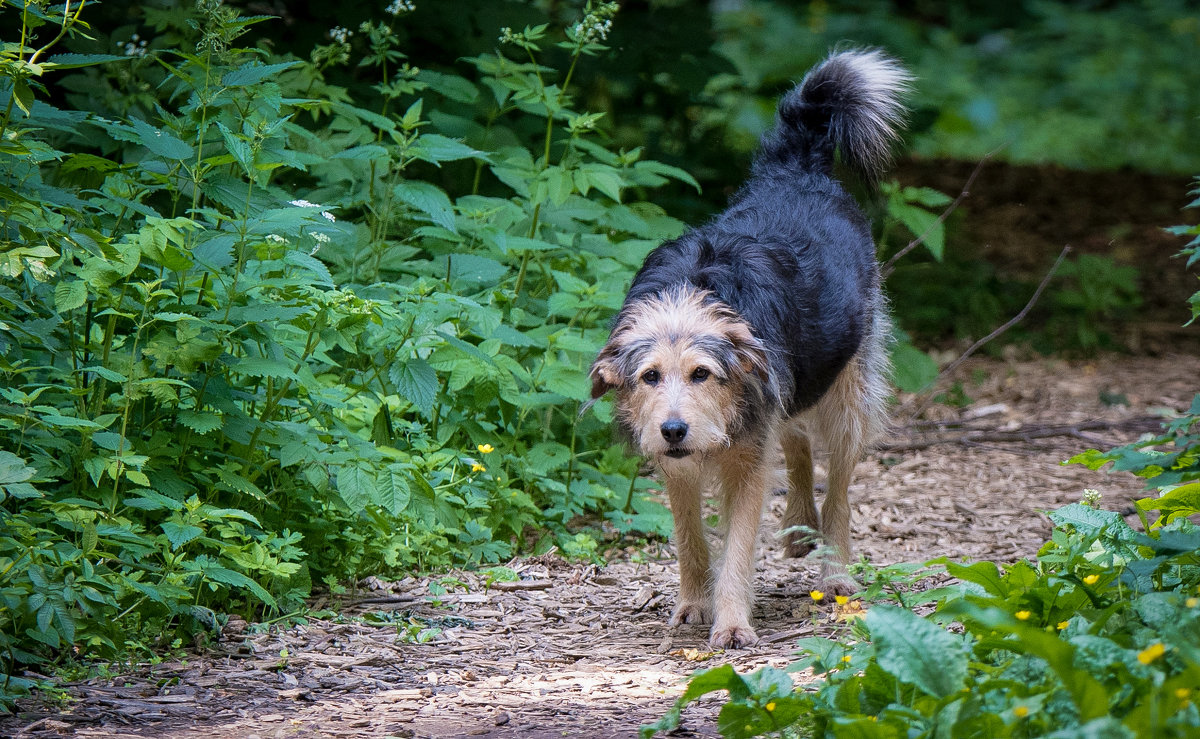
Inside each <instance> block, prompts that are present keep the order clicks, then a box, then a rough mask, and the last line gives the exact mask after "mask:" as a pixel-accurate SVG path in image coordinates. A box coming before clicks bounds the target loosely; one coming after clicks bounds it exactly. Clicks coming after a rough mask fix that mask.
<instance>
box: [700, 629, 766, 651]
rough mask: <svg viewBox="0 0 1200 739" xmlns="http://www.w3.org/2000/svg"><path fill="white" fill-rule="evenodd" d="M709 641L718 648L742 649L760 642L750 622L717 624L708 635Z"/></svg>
mask: <svg viewBox="0 0 1200 739" xmlns="http://www.w3.org/2000/svg"><path fill="white" fill-rule="evenodd" d="M708 643H709V645H710V646H712V647H715V648H717V649H741V648H742V647H749V646H752V645H754V644H757V643H758V634H756V633H754V629H752V628H750V624H731V625H727V626H726V625H717V626H714V627H713V630H712V633H710V634H709V635H708Z"/></svg>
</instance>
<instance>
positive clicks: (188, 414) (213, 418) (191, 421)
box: [175, 411, 224, 435]
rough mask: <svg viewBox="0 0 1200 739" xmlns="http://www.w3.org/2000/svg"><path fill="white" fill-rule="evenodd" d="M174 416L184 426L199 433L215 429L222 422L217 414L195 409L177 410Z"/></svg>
mask: <svg viewBox="0 0 1200 739" xmlns="http://www.w3.org/2000/svg"><path fill="white" fill-rule="evenodd" d="M175 418H176V419H178V420H179V422H180V423H182V424H183V425H184V426H187V427H188V428H190V429H191V430H192V431H195V432H196V433H197V434H201V435H203V434H207V433H209V432H211V431H216V430H217V429H219V428H221V426H222V424H223V423H224V421H223V419H222V418H221V416H220V415H219V414H216V413H200V412H197V411H179V413H178V414H177V415H176V416H175Z"/></svg>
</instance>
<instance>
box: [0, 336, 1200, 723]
mask: <svg viewBox="0 0 1200 739" xmlns="http://www.w3.org/2000/svg"><path fill="white" fill-rule="evenodd" d="M1198 367H1200V359H1198V358H1197V357H1195V356H1164V357H1159V358H1118V357H1110V358H1106V359H1103V360H1096V361H1091V362H1086V363H1084V362H1080V363H1070V362H1063V361H1057V360H1054V361H1051V360H1039V361H1028V362H1017V361H1013V362H1001V361H992V360H989V361H974V362H970V363H968V364H966V365H965V366H964V367H962V368H961V369H960V370H959V377H960V381H961V384H962V391H963V392H964V393H965V395H966V396H967V397H969V398H970V399H971V401H972V402H971V403H970V404H969V405H966V406H965V407H963V408H961V409H950V408H948V407H946V406H935V407H934V408H933V409H932V410H931V411H929V412H928V414H927V415H928V416H932V417H933V418H934V419H935V420H939V421H945V422H950V421H956V422H967V423H968V424H970V425H972V426H975V427H979V428H987V429H991V430H992V431H1004V430H1007V431H1009V432H1011V431H1013V430H1015V429H1029V428H1031V427H1032V426H1034V425H1036V424H1054V425H1071V424H1080V423H1083V422H1087V421H1092V420H1097V419H1100V420H1104V421H1109V422H1114V423H1116V422H1129V421H1131V420H1136V419H1138V418H1143V417H1145V416H1147V415H1153V414H1155V413H1160V412H1162V409H1174V410H1176V411H1178V410H1182V409H1184V408H1186V407H1187V406H1188V405H1189V404H1190V403H1191V398H1192V395H1193V394H1194V393H1195V392H1197V391H1200V369H1197V368H1198ZM896 417H897V421H903V420H904V418H905V406H904V404H901V406H900V408H898V409H897V414H896ZM1135 426H1136V424H1135ZM1084 436H1086V437H1087V438H1086V439H1081V438H1071V437H1066V436H1054V437H1048V438H1032V439H1028V440H1025V441H1017V442H1011V441H988V440H977V441H976V442H974V443H972V444H967V445H963V444H946V443H940V444H935V445H932V446H927V447H924V448H913V447H914V446H919V445H920V444H922V443H924V442H925V441H927V440H928V439H929V438H930V437H928V436H921V435H914V434H913V433H911V432H906V433H901V434H898V435H897V436H896V437H895V438H894V439H893V441H894V442H897V443H898V444H899V445H900V447H901V448H894V449H891V450H885V451H881V452H879V453H876V454H874V455H872V456H871V457H870V458H869V459H868V460H866V461H865V462H863V463H862V464H861V465H860V466H859V469H858V476H857V479H856V481H855V485H854V486H853V488H852V491H851V494H852V499H853V501H854V508H855V518H854V541H855V546H856V547H857V548H858V553H860V554H863V555H865V556H866V557H867V558H868V559H869V560H870V561H871V562H872V563H873V564H874V565H875V566H882V565H886V564H891V563H896V562H920V561H924V560H927V559H929V558H933V557H938V556H943V555H945V556H950V557H982V556H986V557H989V558H993V559H998V560H1014V559H1017V558H1021V557H1028V556H1031V555H1032V554H1033V553H1034V552H1035V551H1036V548H1037V547H1038V546H1039V545H1040V544H1041V543H1042V542H1043V541H1044V540H1045V537H1046V536H1047V535H1048V533H1049V531H1050V525H1049V521H1048V519H1047V518H1046V517H1045V515H1044V514H1043V513H1042V511H1045V510H1049V509H1053V508H1055V507H1057V506H1060V505H1063V504H1066V503H1069V502H1073V501H1076V500H1078V499H1079V497H1080V494H1081V493H1082V491H1083V489H1084V488H1094V489H1096V490H1098V491H1100V492H1101V493H1102V494H1103V502H1102V505H1103V506H1104V507H1106V508H1109V509H1111V510H1118V511H1123V510H1129V502H1130V501H1131V500H1132V499H1135V498H1138V497H1141V494H1140V484H1139V482H1138V481H1137V480H1136V479H1134V478H1132V477H1131V476H1129V475H1126V474H1119V475H1117V474H1114V475H1107V474H1104V473H1095V472H1091V471H1089V470H1087V469H1085V468H1083V467H1080V466H1078V465H1072V466H1069V467H1062V466H1059V465H1058V462H1060V461H1061V460H1063V459H1065V458H1067V457H1068V456H1070V455H1071V454H1073V453H1075V452H1077V451H1080V450H1082V449H1084V448H1087V447H1088V446H1090V445H1099V446H1101V447H1106V446H1108V445H1111V444H1115V443H1121V442H1125V441H1129V440H1131V439H1133V438H1136V436H1137V432H1136V430H1134V431H1129V430H1098V431H1090V432H1085V433H1084ZM770 508H771V510H770V512H769V514H768V519H767V520H768V523H767V525H765V526H764V527H763V534H762V541H763V548H764V549H765V550H766V551H765V556H763V557H762V561H761V564H760V567H759V572H758V583H757V592H758V596H759V600H758V606H757V608H756V612H755V617H756V622H757V627H758V631H759V635H760V637H762V641H761V642H760V643H759V645H758V646H756V647H754V648H752V649H748V650H739V651H734V652H729V653H724V654H715V655H712V654H709V653H707V652H706V651H705V647H704V640H705V636H706V634H705V632H704V630H703V629H702V628H700V627H685V628H682V629H680V630H678V631H674V632H672V631H669V630H667V628H666V626H665V623H666V619H667V618H668V617H669V615H670V609H671V605H672V598H673V593H674V590H675V584H674V578H675V571H674V567H673V561H672V559H671V549H670V547H669V546H668V545H665V544H660V545H654V544H652V545H651V546H650V548H649V549H648V550H633V549H631V550H626V551H619V552H616V553H613V556H612V561H611V562H610V563H609V564H608V565H607V566H604V567H596V566H594V565H587V564H576V563H568V562H564V561H562V560H561V559H558V558H556V557H554V556H548V557H540V558H532V559H525V560H520V561H517V562H515V563H512V567H513V568H514V569H516V570H518V571H519V572H520V574H521V580H520V582H518V583H515V584H507V585H493V586H492V587H491V588H488V587H485V582H484V580H483V578H481V577H480V576H479V575H477V574H474V573H455V576H456V577H457V578H458V579H459V580H461V581H462V583H463V584H464V585H465V587H455V588H452V592H449V593H447V594H446V595H444V596H441V597H440V600H441V603H440V604H438V603H433V602H431V599H430V596H429V587H428V586H429V580H428V579H422V580H418V579H410V580H405V581H402V582H399V583H390V584H389V583H378V582H376V583H373V585H375V586H376V588H377V589H374V590H370V589H367V590H364V592H363V593H361V594H360V595H359V596H357V599H356V600H357V602H356V604H355V605H353V606H351V607H349V608H347V609H345V611H344V616H343V618H342V619H341V620H340V621H336V622H334V621H314V622H311V623H309V624H308V625H305V626H297V627H293V628H289V629H287V630H284V631H277V630H276V631H267V632H260V633H255V632H254V630H253V629H249V628H248V627H247V626H246V624H244V623H243V622H236V621H235V622H234V623H233V624H231V627H230V628H228V629H227V630H226V633H225V635H224V638H223V639H222V640H221V642H220V643H219V644H218V645H217V646H216V648H215V649H212V650H210V651H208V652H207V653H205V654H198V655H190V656H188V658H187V659H186V660H179V661H171V662H164V663H161V664H158V665H153V666H150V665H143V666H138V667H137V668H136V669H134V671H133V672H132V673H130V674H125V675H122V676H120V677H117V678H115V679H99V678H97V679H92V680H88V681H86V682H82V683H78V684H73V685H70V686H69V690H70V693H71V695H72V696H73V700H72V701H70V702H68V703H67V704H65V705H64V706H63V707H62V708H61V709H57V710H56V709H54V708H49V707H47V706H46V705H44V704H40V705H39V704H36V703H33V702H30V703H28V704H27V705H26V706H24V708H26V709H27V710H26V711H25V712H24V713H22V714H20V715H18V716H15V717H5V718H2V719H0V735H5V736H17V737H46V736H68V735H70V736H77V737H99V736H106V737H135V736H136V737H205V738H207V739H218V738H222V737H254V736H257V737H263V738H264V739H265V738H266V737H308V736H330V737H366V736H398V737H413V736H415V737H442V736H484V737H563V736H579V737H628V736H635V735H636V732H637V728H638V726H639V725H641V724H643V723H647V722H649V721H653V720H655V719H657V718H658V717H659V716H661V715H662V713H663V711H665V710H666V709H667V707H668V706H669V705H670V704H671V702H672V701H673V699H674V697H675V696H676V695H678V694H679V691H680V690H681V683H682V681H683V679H684V678H686V677H687V676H688V675H689V674H691V673H692V672H693V671H694V670H696V669H698V668H702V667H710V666H716V665H718V664H720V663H721V662H722V661H730V662H733V663H734V664H735V665H736V666H737V667H738V668H740V669H751V668H754V667H757V666H760V665H764V664H772V665H777V666H782V665H785V664H787V663H788V662H789V661H790V659H791V655H792V651H793V648H794V647H793V645H794V642H795V639H796V638H798V637H801V636H808V635H812V634H828V633H831V632H833V631H834V630H836V629H839V628H844V627H842V626H840V625H838V624H837V623H836V622H834V621H831V620H830V618H829V617H830V609H829V608H828V607H818V606H814V605H813V604H812V601H811V599H810V598H809V597H808V595H807V594H808V591H809V589H810V588H811V587H812V583H813V580H814V574H815V567H814V566H813V565H811V564H809V563H806V562H796V561H790V560H784V559H782V558H780V556H779V551H778V548H777V547H776V546H775V541H774V539H773V538H772V534H773V529H774V522H775V521H777V520H778V516H779V513H780V512H781V509H782V498H779V497H776V498H774V499H773V500H772V501H771V504H770ZM410 617H413V618H416V619H417V623H418V624H419V626H418V628H420V627H421V626H424V627H429V628H431V629H434V631H431V632H429V636H430V637H431V641H429V642H428V643H424V644H416V643H406V642H405V641H403V640H401V639H400V638H398V636H397V634H398V628H399V630H400V631H403V630H404V625H405V624H407V623H409V620H408V619H409V618H410ZM398 625H399V626H398ZM717 705H718V703H717V701H716V700H710V701H708V702H707V703H705V702H702V703H701V704H700V705H698V706H695V707H693V708H691V709H689V711H688V712H687V713H685V727H686V728H687V729H688V731H685V732H681V733H680V734H677V735H682V736H705V737H707V736H716V725H715V720H714V716H715V710H716V707H717Z"/></svg>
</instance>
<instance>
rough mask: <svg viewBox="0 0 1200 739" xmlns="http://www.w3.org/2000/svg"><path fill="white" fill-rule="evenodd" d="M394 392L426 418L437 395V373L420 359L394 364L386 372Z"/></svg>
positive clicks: (431, 410) (414, 358)
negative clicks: (394, 389)
mask: <svg viewBox="0 0 1200 739" xmlns="http://www.w3.org/2000/svg"><path fill="white" fill-rule="evenodd" d="M388 376H389V377H390V378H391V380H392V383H393V384H395V386H396V392H398V393H400V395H402V396H404V397H405V398H406V399H408V401H409V402H410V403H412V404H413V405H415V406H416V407H417V410H419V411H421V413H422V414H423V415H425V417H426V418H428V417H429V415H430V414H431V413H432V412H433V402H434V400H436V399H437V394H438V388H439V384H438V377H437V372H435V371H434V370H433V367H430V366H429V363H428V362H426V361H425V360H424V359H421V358H420V357H413V358H411V359H409V360H408V361H407V362H396V363H395V364H393V365H392V366H391V369H390V370H389V372H388Z"/></svg>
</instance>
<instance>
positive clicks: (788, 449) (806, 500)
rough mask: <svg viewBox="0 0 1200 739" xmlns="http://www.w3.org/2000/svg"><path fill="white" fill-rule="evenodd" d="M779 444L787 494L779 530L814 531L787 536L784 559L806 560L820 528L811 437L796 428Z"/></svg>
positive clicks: (789, 430)
mask: <svg viewBox="0 0 1200 739" xmlns="http://www.w3.org/2000/svg"><path fill="white" fill-rule="evenodd" d="M780 441H781V442H782V445H783V456H784V458H785V459H786V460H787V473H788V494H787V508H785V509H784V511H783V519H782V520H781V521H780V522H779V529H780V531H787V530H788V529H790V528H793V527H797V526H799V527H803V528H806V529H811V531H807V532H805V531H793V532H790V533H786V534H784V535H783V536H784V549H783V556H785V557H803V556H805V555H806V554H808V553H809V552H811V551H812V550H813V549H814V548H815V543H814V542H813V541H812V537H813V536H815V532H816V531H817V530H818V527H819V524H818V519H817V504H816V502H815V501H814V500H813V461H812V444H811V442H810V441H809V439H808V433H807V432H806V431H805V430H804V429H802V428H798V427H795V426H792V427H790V428H788V429H787V430H786V431H784V433H783V435H782V438H781V439H780Z"/></svg>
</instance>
